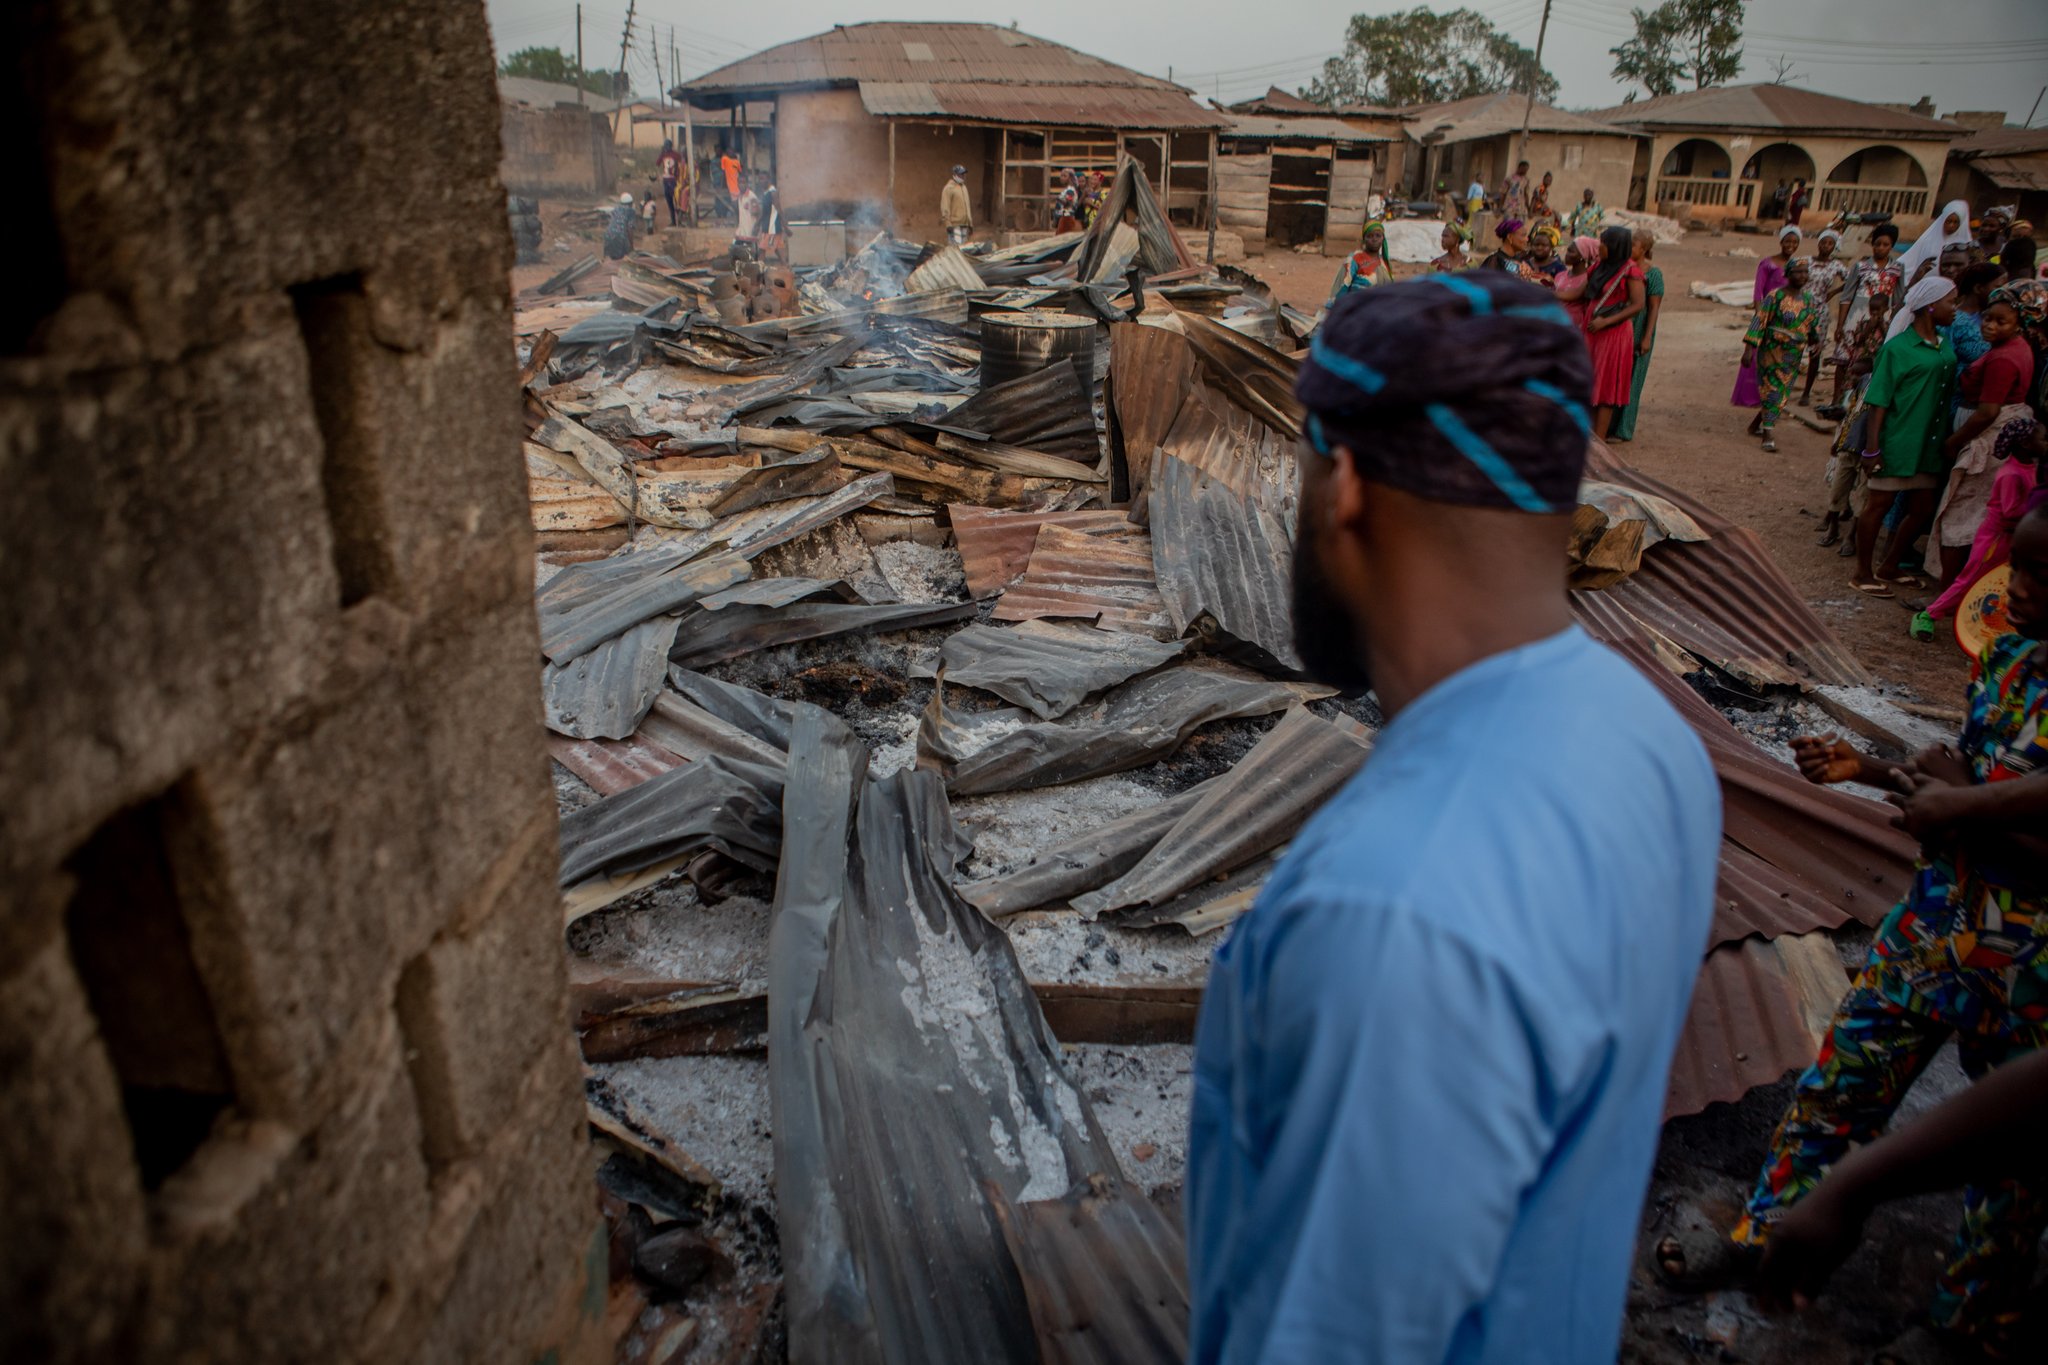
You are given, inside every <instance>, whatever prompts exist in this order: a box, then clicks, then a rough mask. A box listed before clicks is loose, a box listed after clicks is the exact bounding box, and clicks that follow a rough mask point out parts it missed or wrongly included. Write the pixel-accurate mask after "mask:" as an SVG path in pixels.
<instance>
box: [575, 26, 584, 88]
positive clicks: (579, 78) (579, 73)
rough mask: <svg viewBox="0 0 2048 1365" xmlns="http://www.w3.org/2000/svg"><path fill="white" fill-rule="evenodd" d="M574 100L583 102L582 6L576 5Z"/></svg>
mask: <svg viewBox="0 0 2048 1365" xmlns="http://www.w3.org/2000/svg"><path fill="white" fill-rule="evenodd" d="M576 102H577V103H578V104H581V103H583V6H581V5H578V6H577V7H576Z"/></svg>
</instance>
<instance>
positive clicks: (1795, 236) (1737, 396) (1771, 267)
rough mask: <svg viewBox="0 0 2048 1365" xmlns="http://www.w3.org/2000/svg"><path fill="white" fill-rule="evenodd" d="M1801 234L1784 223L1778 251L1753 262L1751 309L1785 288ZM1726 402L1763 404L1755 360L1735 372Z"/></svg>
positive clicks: (1753, 429) (1752, 431)
mask: <svg viewBox="0 0 2048 1365" xmlns="http://www.w3.org/2000/svg"><path fill="white" fill-rule="evenodd" d="M1801 240H1802V234H1801V233H1800V231H1799V229H1798V228H1796V227H1793V226H1792V225H1791V224H1789V223H1787V224H1786V225H1785V230H1784V231H1783V232H1781V233H1779V234H1778V254H1777V255H1776V256H1774V257H1771V258H1770V259H1768V260H1763V261H1758V262H1757V263H1756V289H1755V291H1754V292H1753V293H1752V294H1751V295H1750V299H1749V306H1750V308H1751V309H1757V308H1761V307H1763V302H1764V300H1765V299H1767V298H1769V297H1770V296H1771V295H1772V294H1773V293H1775V292H1776V291H1778V290H1780V289H1783V288H1784V287H1785V262H1787V261H1789V260H1791V259H1792V258H1793V257H1794V256H1796V255H1797V254H1798V253H1799V243H1800V241H1801ZM1728 401H1729V402H1730V403H1731V404H1733V405H1734V406H1736V407H1738V408H1760V407H1762V406H1763V404H1764V395H1763V390H1761V389H1759V388H1758V387H1757V382H1756V364H1755V362H1754V361H1752V362H1751V363H1749V364H1747V365H1744V366H1743V367H1742V368H1741V369H1739V370H1737V371H1736V372H1735V392H1734V393H1732V394H1730V395H1728ZM1749 434H1750V435H1752V436H1754V435H1756V425H1755V424H1754V423H1752V424H1751V426H1750V432H1749Z"/></svg>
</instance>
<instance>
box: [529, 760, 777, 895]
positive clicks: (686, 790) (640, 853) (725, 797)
mask: <svg viewBox="0 0 2048 1365" xmlns="http://www.w3.org/2000/svg"><path fill="white" fill-rule="evenodd" d="M781 841H782V774H781V773H780V772H779V771H772V770H769V769H766V768H760V767H755V766H753V765H750V764H738V763H729V762H727V761H726V760H725V759H718V758H714V759H711V760H708V761H706V762H703V763H686V764H684V765H683V766H682V767H680V768H674V769H671V770H670V771H668V772H665V773H662V774H661V775H660V776H658V777H652V778H649V779H648V780H647V781H645V782H642V783H640V784H639V785H638V786H634V787H629V788H627V789H626V790H625V791H622V792H620V793H619V794H618V795H616V796H607V797H605V798H604V799H603V800H602V801H598V802H596V803H594V804H592V805H588V806H585V807H584V808H583V809H581V810H576V811H571V812H569V813H568V814H567V815H565V816H563V817H562V872H561V884H562V885H563V886H574V885H576V884H577V883H578V882H581V881H584V880H586V879H588V878H591V877H596V876H600V875H616V874H618V873H621V872H634V871H637V870H639V869H641V868H644V867H652V866H654V865H655V864H657V863H662V862H667V861H668V860H670V859H672V858H677V857H681V856H684V855H687V854H691V853H695V852H699V851H701V850H704V849H714V850H716V851H718V852H720V853H723V854H724V855H725V856H726V857H728V858H731V859H733V860H735V861H737V862H742V863H745V864H747V865H748V866H749V867H752V868H755V869H757V870H759V871H763V872H765V871H767V870H768V869H770V868H772V867H774V865H775V853H776V850H777V848H778V847H779V846H780V844H781Z"/></svg>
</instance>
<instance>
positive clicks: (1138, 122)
mask: <svg viewBox="0 0 2048 1365" xmlns="http://www.w3.org/2000/svg"><path fill="white" fill-rule="evenodd" d="M860 102H861V105H862V106H863V107H864V108H865V109H866V110H867V111H868V112H869V113H870V114H874V115H876V116H878V117H882V118H928V119H946V118H955V119H961V120H964V121H967V122H973V123H1028V124H1051V125H1053V126H1055V127H1061V128H1122V129H1130V130H1134V131H1135V130H1139V129H1142V130H1144V131H1147V132H1168V131H1171V132H1182V131H1194V130H1197V129H1199V130H1202V131H1207V130H1209V129H1211V128H1217V127H1220V126H1221V125H1222V123H1223V121H1224V116H1223V115H1221V114H1219V113H1217V112H1216V111H1215V110H1213V109H1204V108H1203V107H1202V106H1201V105H1199V104H1196V103H1195V102H1194V101H1193V100H1191V99H1189V98H1188V97H1187V96H1186V95H1184V94H1182V93H1180V92H1179V91H1177V90H1154V89H1148V88H1146V87H1143V86H1122V85H1039V84H1031V85H1016V84H998V83H993V82H989V83H984V82H979V81H975V82H963V81H862V82H861V83H860ZM1363 140H1367V141H1374V140H1380V141H1383V140H1384V139H1371V138H1364V139H1363Z"/></svg>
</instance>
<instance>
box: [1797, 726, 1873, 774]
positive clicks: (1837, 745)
mask: <svg viewBox="0 0 2048 1365" xmlns="http://www.w3.org/2000/svg"><path fill="white" fill-rule="evenodd" d="M1792 761H1793V762H1795V763H1797V764H1798V765H1799V775H1800V776H1801V777H1803V778H1805V779H1806V780H1807V781H1808V782H1812V783H1814V784H1816V785H1818V786H1832V785H1833V784H1835V783H1837V782H1854V781H1856V780H1857V779H1858V778H1860V777H1862V776H1863V755H1862V754H1859V753H1857V752H1856V750H1855V749H1854V748H1852V747H1851V746H1850V744H1849V741H1847V740H1845V739H1843V738H1842V737H1841V736H1840V735H1838V734H1836V733H1835V732H1834V731H1832V730H1830V731H1829V732H1828V733H1826V734H1824V735H1819V736H1815V735H1800V736H1798V737H1797V738H1796V739H1794V740H1793V741H1792Z"/></svg>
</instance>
